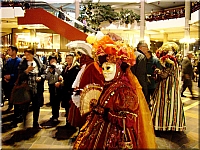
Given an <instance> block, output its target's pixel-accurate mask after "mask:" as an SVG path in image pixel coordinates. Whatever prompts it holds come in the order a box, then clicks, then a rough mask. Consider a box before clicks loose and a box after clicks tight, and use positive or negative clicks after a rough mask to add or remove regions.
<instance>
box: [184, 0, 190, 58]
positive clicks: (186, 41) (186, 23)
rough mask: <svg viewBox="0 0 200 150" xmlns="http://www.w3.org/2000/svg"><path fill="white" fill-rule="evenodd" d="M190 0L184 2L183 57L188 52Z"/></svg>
mask: <svg viewBox="0 0 200 150" xmlns="http://www.w3.org/2000/svg"><path fill="white" fill-rule="evenodd" d="M189 21H190V0H185V37H184V38H185V43H184V56H186V55H187V52H188V51H189V46H190V43H189V39H190V24H189Z"/></svg>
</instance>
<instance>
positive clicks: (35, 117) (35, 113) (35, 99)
mask: <svg viewBox="0 0 200 150" xmlns="http://www.w3.org/2000/svg"><path fill="white" fill-rule="evenodd" d="M31 100H32V107H33V126H38V125H39V124H38V118H39V115H40V104H39V101H38V96H37V94H36V95H32V98H31Z"/></svg>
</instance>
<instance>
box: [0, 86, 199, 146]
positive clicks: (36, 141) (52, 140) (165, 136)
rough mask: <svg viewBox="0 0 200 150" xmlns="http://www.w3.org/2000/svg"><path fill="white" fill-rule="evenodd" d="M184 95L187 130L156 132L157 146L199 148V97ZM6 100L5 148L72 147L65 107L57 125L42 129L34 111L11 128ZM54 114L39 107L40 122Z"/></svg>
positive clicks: (45, 107)
mask: <svg viewBox="0 0 200 150" xmlns="http://www.w3.org/2000/svg"><path fill="white" fill-rule="evenodd" d="M193 87H194V91H195V94H196V95H198V90H197V84H196V83H194V85H193ZM184 94H185V95H186V96H188V97H186V98H183V102H184V109H185V116H186V126H187V129H186V131H184V132H156V143H157V145H158V149H199V148H200V147H199V100H191V99H190V98H189V96H190V94H189V92H188V91H186V92H185V93H184ZM44 97H45V103H46V104H47V103H48V101H49V94H48V90H46V91H45V93H44ZM6 108H7V102H6V103H5V106H4V107H2V108H1V113H2V119H1V124H2V132H1V133H2V136H1V142H2V143H1V145H2V149H16V150H19V149H71V148H72V145H73V138H72V137H74V136H75V135H76V134H77V131H73V130H67V129H66V128H64V124H65V117H64V115H65V111H64V109H63V108H62V109H61V110H60V117H59V121H60V122H59V123H58V124H57V125H55V127H51V128H44V129H41V130H37V129H33V128H31V127H32V112H31V111H30V112H29V114H28V117H27V118H28V121H27V128H26V129H23V125H22V123H19V124H18V127H16V128H13V129H12V128H9V126H8V123H9V122H10V121H11V120H12V117H13V115H12V113H9V114H6V113H5V110H6ZM50 117H51V108H50V107H49V106H47V105H44V106H43V107H42V108H41V110H40V118H39V120H40V121H39V122H40V123H41V124H47V123H48V120H49V118H50Z"/></svg>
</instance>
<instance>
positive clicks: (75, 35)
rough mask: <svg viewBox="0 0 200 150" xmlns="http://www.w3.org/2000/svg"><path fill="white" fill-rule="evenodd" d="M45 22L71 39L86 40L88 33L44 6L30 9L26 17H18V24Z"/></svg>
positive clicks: (47, 25) (50, 27)
mask: <svg viewBox="0 0 200 150" xmlns="http://www.w3.org/2000/svg"><path fill="white" fill-rule="evenodd" d="M30 24H43V25H45V26H46V27H48V28H49V29H51V30H53V31H55V32H56V33H58V34H60V35H61V36H63V37H65V38H67V39H68V40H70V41H74V40H85V39H86V37H87V34H85V33H84V32H82V31H80V30H79V29H77V28H75V27H73V26H71V25H70V24H68V23H66V22H65V21H63V20H61V19H59V18H57V17H56V16H54V15H53V14H51V13H49V12H47V11H46V10H44V9H42V8H34V9H28V10H26V12H25V15H24V17H18V25H30Z"/></svg>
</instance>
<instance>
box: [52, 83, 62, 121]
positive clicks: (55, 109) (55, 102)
mask: <svg viewBox="0 0 200 150" xmlns="http://www.w3.org/2000/svg"><path fill="white" fill-rule="evenodd" d="M49 93H50V104H51V108H52V118H53V119H58V117H59V109H60V99H61V98H60V95H61V94H60V91H59V89H57V88H56V87H55V86H54V85H49Z"/></svg>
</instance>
